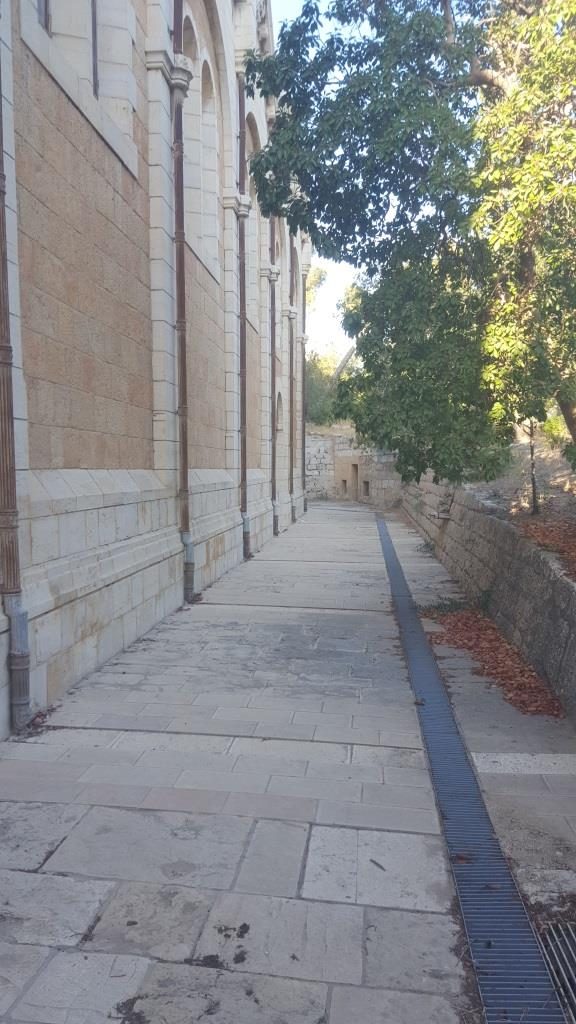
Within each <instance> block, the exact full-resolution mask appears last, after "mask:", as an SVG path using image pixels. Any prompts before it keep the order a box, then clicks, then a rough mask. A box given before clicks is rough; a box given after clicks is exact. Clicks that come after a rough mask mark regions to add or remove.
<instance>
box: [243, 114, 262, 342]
mask: <svg viewBox="0 0 576 1024" xmlns="http://www.w3.org/2000/svg"><path fill="white" fill-rule="evenodd" d="M259 149H260V140H259V137H258V128H257V127H256V121H255V120H254V116H253V115H252V114H248V117H247V118H246V180H247V181H248V183H249V189H250V200H251V207H250V213H249V215H248V223H247V225H246V311H247V315H248V319H249V320H250V322H251V324H252V326H253V327H254V328H256V330H258V329H259V312H260V266H261V259H262V252H261V247H262V215H261V213H260V207H259V205H258V199H257V197H256V187H255V185H254V181H253V180H252V177H251V174H250V162H251V158H252V156H253V154H254V153H257V152H258V150H259Z"/></svg>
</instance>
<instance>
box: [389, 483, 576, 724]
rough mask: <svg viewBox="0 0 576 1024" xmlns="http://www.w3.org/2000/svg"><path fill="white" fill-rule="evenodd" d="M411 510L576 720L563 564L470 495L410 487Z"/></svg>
mask: <svg viewBox="0 0 576 1024" xmlns="http://www.w3.org/2000/svg"><path fill="white" fill-rule="evenodd" d="M404 508H405V510H406V512H407V514H408V516H409V518H410V519H411V520H412V522H413V524H414V525H415V526H416V528H417V529H418V530H419V532H420V533H421V534H422V535H423V536H424V537H425V538H426V540H428V541H429V542H430V543H431V544H432V545H433V547H434V551H435V553H436V555H437V557H438V558H439V559H440V560H441V561H442V562H443V564H444V565H445V566H446V568H447V569H448V571H449V572H450V573H451V575H452V576H454V577H455V579H457V580H458V582H459V583H460V584H461V585H462V587H463V588H464V590H465V592H466V593H467V594H468V595H469V596H470V597H471V598H472V599H473V600H475V601H479V602H480V603H481V605H482V607H483V608H485V610H486V611H487V613H488V614H489V615H490V616H491V617H492V618H493V619H494V621H495V622H496V623H497V624H498V626H499V627H500V629H501V630H502V632H503V633H504V635H505V636H506V637H507V638H508V639H509V640H511V641H512V643H514V644H516V646H517V647H518V648H519V649H520V650H521V651H522V653H523V654H524V655H525V657H526V658H527V659H528V661H529V662H530V663H531V664H532V665H533V666H534V668H535V669H536V670H537V671H538V672H539V673H540V674H541V675H543V676H544V677H545V678H546V679H547V680H548V682H549V683H550V685H551V686H552V688H553V690H554V691H555V692H556V693H557V694H558V696H559V697H560V699H561V700H562V703H563V704H564V707H565V708H566V710H567V711H568V713H569V714H570V715H571V716H572V717H576V584H575V583H573V582H572V580H570V579H568V578H567V576H566V575H565V573H564V572H563V570H562V568H561V566H560V565H559V563H558V561H557V560H556V559H555V558H554V557H553V556H552V555H550V554H549V553H547V552H545V551H542V550H541V549H540V548H538V547H536V545H535V544H533V543H532V542H531V541H529V540H527V538H526V537H524V536H523V535H522V534H521V533H520V531H519V530H517V529H516V527H514V526H513V525H512V524H511V523H510V522H508V521H507V520H505V519H503V518H500V517H499V516H498V515H496V514H494V512H491V510H490V508H489V506H485V505H483V504H482V503H481V502H479V501H478V500H477V499H476V498H474V497H473V496H472V495H470V494H468V493H467V492H466V491H465V490H462V489H456V490H453V489H447V488H444V487H440V486H436V485H435V484H433V483H431V482H428V481H424V482H421V483H420V484H419V485H418V486H416V485H410V486H407V487H405V488H404Z"/></svg>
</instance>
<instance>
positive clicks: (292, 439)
mask: <svg viewBox="0 0 576 1024" xmlns="http://www.w3.org/2000/svg"><path fill="white" fill-rule="evenodd" d="M295 266H296V261H295V259H294V239H293V238H292V237H290V319H289V322H288V339H289V345H290V365H289V373H290V382H289V383H290V474H289V490H290V505H291V509H292V522H293V523H295V522H296V508H295V505H294V444H295V429H294V428H295V426H296V424H295V421H294V318H293V316H292V311H293V310H292V307H293V306H294V294H295V280H294V277H295Z"/></svg>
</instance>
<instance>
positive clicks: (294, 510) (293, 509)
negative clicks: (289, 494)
mask: <svg viewBox="0 0 576 1024" xmlns="http://www.w3.org/2000/svg"><path fill="white" fill-rule="evenodd" d="M297 520H298V516H297V515H296V502H295V501H294V498H292V522H293V523H295V522H297Z"/></svg>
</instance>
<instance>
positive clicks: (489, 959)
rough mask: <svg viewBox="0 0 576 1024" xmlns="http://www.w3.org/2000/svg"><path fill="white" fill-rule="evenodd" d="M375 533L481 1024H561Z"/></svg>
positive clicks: (383, 536) (438, 683)
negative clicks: (481, 1007)
mask: <svg viewBox="0 0 576 1024" xmlns="http://www.w3.org/2000/svg"><path fill="white" fill-rule="evenodd" d="M378 531H379V534H380V542H381V544H382V550H383V553H384V558H385V561H386V568H387V570H388V576H389V579H390V587H391V591H392V600H393V604H394V609H395V612H396V617H397V620H398V625H399V627H400V635H401V639H402V645H403V647H404V653H405V657H406V661H407V665H408V671H409V674H410V681H411V684H412V689H413V691H414V693H415V695H416V700H417V710H418V716H419V719H420V726H421V729H422V734H423V737H424V743H425V745H426V749H427V752H428V760H429V763H430V771H431V775H432V783H433V786H434V790H435V793H436V800H437V803H438V808H439V811H440V815H441V818H442V825H443V830H444V836H445V839H446V843H447V846H448V852H449V856H450V862H451V868H452V873H453V876H454V882H455V885H456V892H457V894H458V900H459V902H460V908H461V912H462V918H463V921H464V927H465V930H466V934H467V939H468V944H469V949H470V955H471V958H472V962H473V964H474V969H475V971H476V977H477V981H478V988H479V990H480V996H481V999H482V1002H483V1005H484V1013H485V1018H486V1022H487V1024H566V1018H565V1016H564V1012H563V1010H562V1007H561V1005H560V1002H559V998H558V995H557V993H556V991H555V989H554V986H553V984H552V980H551V978H550V975H549V973H548V969H547V967H546V963H545V961H544V958H543V955H542V952H541V949H540V945H539V943H538V939H537V938H536V935H535V933H534V931H533V928H532V925H531V923H530V919H529V917H528V914H527V912H526V908H525V906H524V903H523V901H522V897H521V896H520V893H519V892H518V889H517V887H516V883H515V881H514V878H513V876H512V873H511V871H510V868H509V866H508V863H507V861H506V859H505V857H504V854H503V853H502V850H501V848H500V844H499V842H498V839H497V838H496V835H495V833H494V829H493V827H492V823H491V821H490V817H489V815H488V811H487V810H486V805H485V803H484V800H483V797H482V793H481V791H480V787H479V785H478V782H477V779H476V776H475V774H474V770H473V768H472V765H471V762H470V758H469V756H468V753H467V751H466V747H465V745H464V741H463V739H462V736H461V735H460V732H459V729H458V726H457V724H456V720H455V718H454V713H453V711H452V707H451V705H450V701H449V699H448V694H447V692H446V688H445V686H444V683H443V681H442V678H441V676H440V673H439V671H438V666H437V664H436V659H435V657H434V654H433V653H432V649H431V647H430V644H429V643H428V639H427V637H426V634H425V632H424V629H423V627H422V624H421V622H420V619H419V616H418V612H417V609H416V606H415V604H414V601H413V599H412V595H411V593H410V590H409V588H408V584H407V583H406V578H405V576H404V572H403V570H402V566H401V564H400V561H399V559H398V556H397V554H396V550H395V548H394V544H393V542H392V540H391V538H390V534H389V533H388V529H387V527H386V524H385V523H384V522H383V521H382V520H381V519H379V520H378Z"/></svg>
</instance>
